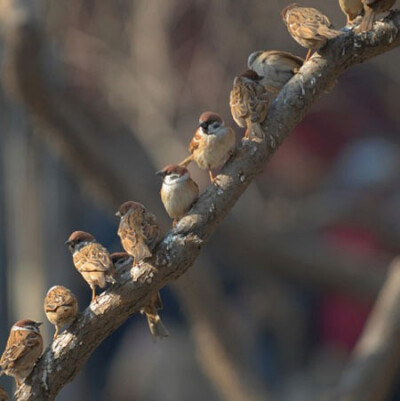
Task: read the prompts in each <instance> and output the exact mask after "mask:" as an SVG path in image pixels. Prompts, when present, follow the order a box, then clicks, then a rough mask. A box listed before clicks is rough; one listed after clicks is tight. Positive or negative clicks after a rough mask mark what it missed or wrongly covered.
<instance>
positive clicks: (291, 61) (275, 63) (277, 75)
mask: <svg viewBox="0 0 400 401" xmlns="http://www.w3.org/2000/svg"><path fill="white" fill-rule="evenodd" d="M303 63H304V60H303V59H302V58H301V57H297V56H294V55H293V54H291V53H288V52H284V51H280V50H269V51H258V52H254V53H251V54H250V56H249V58H248V60H247V66H248V67H249V68H250V69H251V70H253V71H255V72H256V73H257V74H258V75H260V76H262V77H263V78H262V80H261V81H260V82H261V84H262V85H264V87H265V88H266V89H267V91H269V92H271V93H273V95H274V97H275V96H277V95H278V93H279V91H280V90H281V89H282V87H283V86H284V85H285V84H286V83H287V82H288V81H289V80H290V79H291V78H292V77H293V76H294V75H295V74H297V72H298V71H299V69H300V68H301V66H302V65H303Z"/></svg>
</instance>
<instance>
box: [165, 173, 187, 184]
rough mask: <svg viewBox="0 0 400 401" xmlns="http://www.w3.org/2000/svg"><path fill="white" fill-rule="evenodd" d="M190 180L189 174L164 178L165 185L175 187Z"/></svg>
mask: <svg viewBox="0 0 400 401" xmlns="http://www.w3.org/2000/svg"><path fill="white" fill-rule="evenodd" d="M188 178H189V174H188V173H186V174H184V175H181V176H179V175H166V176H165V178H164V184H165V185H175V184H178V183H180V182H183V181H186V180H187V179H188Z"/></svg>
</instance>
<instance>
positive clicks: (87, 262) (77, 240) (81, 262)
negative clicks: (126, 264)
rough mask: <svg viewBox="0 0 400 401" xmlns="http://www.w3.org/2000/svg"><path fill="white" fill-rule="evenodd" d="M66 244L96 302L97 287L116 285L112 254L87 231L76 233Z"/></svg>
mask: <svg viewBox="0 0 400 401" xmlns="http://www.w3.org/2000/svg"><path fill="white" fill-rule="evenodd" d="M65 243H66V244H67V245H68V247H69V250H70V251H71V253H72V259H73V262H74V265H75V268H76V270H78V272H79V273H81V275H82V277H83V278H84V279H85V281H86V282H87V283H88V284H89V286H90V288H91V289H92V301H95V300H96V286H98V287H100V288H104V287H105V286H106V283H112V284H114V283H115V279H114V277H113V276H114V266H113V264H112V262H111V258H110V254H109V253H108V251H107V249H106V248H104V247H103V246H102V245H101V244H99V243H98V242H97V241H96V239H95V238H94V237H93V235H92V234H89V233H87V232H85V231H74V232H73V233H72V234H71V235H70V237H69V238H68V241H66V242H65Z"/></svg>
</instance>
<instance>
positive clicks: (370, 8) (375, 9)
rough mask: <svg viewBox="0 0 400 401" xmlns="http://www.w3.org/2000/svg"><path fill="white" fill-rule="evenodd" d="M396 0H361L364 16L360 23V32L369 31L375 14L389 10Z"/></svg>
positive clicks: (372, 25)
mask: <svg viewBox="0 0 400 401" xmlns="http://www.w3.org/2000/svg"><path fill="white" fill-rule="evenodd" d="M395 2H396V0H362V3H363V6H364V18H363V20H362V21H361V24H360V29H359V31H360V32H365V31H370V30H371V29H372V28H373V27H374V22H375V18H376V15H377V14H379V13H384V12H386V11H389V10H390V9H391V8H392V7H393V4H394V3H395Z"/></svg>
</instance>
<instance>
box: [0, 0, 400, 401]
mask: <svg viewBox="0 0 400 401" xmlns="http://www.w3.org/2000/svg"><path fill="white" fill-rule="evenodd" d="M303 3H304V2H303ZM303 3H302V5H309V6H315V7H317V8H319V9H320V10H321V11H323V12H324V13H326V14H327V15H328V16H329V17H330V18H331V20H332V22H333V23H334V25H335V27H337V28H339V27H342V26H343V25H344V23H345V21H346V18H345V16H344V15H343V14H342V13H341V11H340V9H339V6H338V4H337V1H329V2H321V1H317V0H308V1H307V2H306V3H304V4H303ZM286 4H287V3H286V2H282V1H278V0H235V1H233V0H218V1H212V0H186V1H182V0H151V1H146V0H114V1H107V0H47V1H46V0H32V1H30V2H27V1H24V0H20V1H19V0H2V1H0V16H1V43H0V57H1V61H2V64H1V66H2V67H1V80H2V85H1V87H0V132H1V135H0V160H1V164H0V172H1V175H0V189H1V192H0V223H1V224H0V260H1V263H0V287H1V288H0V290H1V292H0V295H1V303H0V313H1V315H0V324H1V326H0V327H1V330H0V346H1V347H2V348H3V347H4V346H5V342H6V339H7V336H8V331H9V328H10V326H11V325H12V323H13V322H14V321H16V320H17V319H20V318H32V319H37V320H42V321H46V318H45V316H44V313H43V308H42V303H43V298H44V296H45V294H46V292H47V289H48V288H50V287H51V286H53V285H55V284H62V285H65V286H67V287H69V288H70V289H71V290H72V291H73V292H74V293H75V294H76V295H77V296H78V299H79V303H80V309H81V310H82V309H83V308H85V307H86V306H87V305H88V303H89V301H90V295H91V294H90V290H89V288H88V287H87V285H86V283H85V282H84V281H83V280H82V278H81V277H80V275H79V274H78V273H77V272H76V271H75V269H74V267H73V265H72V260H71V255H70V254H69V251H68V249H67V248H66V247H65V246H64V245H63V244H64V241H65V240H66V239H67V238H68V236H69V234H70V233H71V232H72V231H74V230H78V229H80V230H86V231H89V232H91V233H92V234H93V235H94V236H95V237H96V238H97V240H98V241H99V242H101V243H102V244H103V245H105V246H106V247H107V248H108V249H109V250H110V251H117V250H120V249H121V245H120V243H119V239H118V237H117V235H116V230H117V224H118V220H117V218H115V217H114V213H115V211H116V210H117V208H118V205H119V204H120V203H122V202H123V201H125V200H128V199H132V200H136V201H139V202H141V203H143V204H144V205H146V207H148V208H149V209H150V210H152V211H153V212H154V213H155V214H156V215H157V217H158V219H159V222H160V225H161V226H162V229H163V230H164V231H166V230H168V228H169V226H170V224H171V223H170V221H169V219H168V218H167V215H166V213H165V211H164V209H163V207H162V204H161V202H160V199H159V189H160V184H161V183H160V181H159V179H158V177H156V176H155V175H154V172H155V171H157V170H159V169H160V168H162V167H163V166H164V165H166V164H169V163H172V162H179V161H180V160H182V159H183V158H184V157H185V156H186V155H187V145H188V144H189V141H190V139H191V137H192V135H193V133H194V131H195V129H196V126H197V120H198V117H199V115H200V114H201V112H203V111H205V110H214V111H216V112H218V113H220V114H221V115H222V116H223V117H224V118H225V121H226V122H227V123H229V124H231V125H232V126H235V124H234V122H233V120H232V118H231V115H230V110H229V91H230V89H231V85H232V81H233V78H234V76H235V74H237V73H238V72H241V71H242V70H244V69H245V68H246V62H247V57H248V55H249V54H250V53H251V52H253V51H255V50H274V49H279V50H287V51H290V52H293V53H294V54H296V55H299V56H303V57H304V56H305V53H306V50H305V49H303V48H301V47H300V46H298V45H297V44H296V43H295V42H294V41H293V40H292V39H291V37H290V36H289V34H288V33H287V30H286V27H285V26H284V24H283V23H282V20H281V17H280V10H281V9H282V8H283V7H284V6H285V5H286ZM399 63H400V52H399V51H393V52H390V53H388V54H385V55H383V56H380V57H378V58H376V59H374V60H372V61H369V62H368V63H365V64H363V65H359V66H356V67H355V68H353V69H351V70H350V71H347V72H346V73H345V74H344V75H343V76H341V77H340V79H339V80H338V83H337V85H336V86H335V88H334V89H333V90H332V91H331V93H329V94H327V95H324V96H323V97H321V98H320V100H319V102H318V104H316V105H315V106H314V107H313V109H312V110H311V112H310V113H309V115H308V116H307V117H306V118H305V120H304V121H303V122H302V123H301V124H300V125H299V126H298V127H297V128H296V130H295V132H293V134H292V135H291V137H290V138H289V139H288V140H287V141H286V142H285V143H284V145H283V146H282V148H281V149H279V151H278V152H277V153H276V154H275V155H274V157H273V158H272V160H271V162H270V163H268V165H267V166H266V168H265V171H264V172H263V174H261V175H260V176H259V177H258V178H257V180H256V181H255V182H254V183H253V184H252V185H251V186H250V188H249V189H248V190H247V192H246V193H245V194H244V196H243V197H242V198H241V199H240V200H239V202H238V203H237V205H236V206H235V208H234V209H233V211H232V213H230V215H229V216H228V218H227V219H226V220H225V221H224V222H223V223H222V224H221V226H220V227H219V229H218V231H217V232H216V234H215V235H214V236H213V238H212V239H211V241H210V243H209V244H207V246H206V247H205V248H204V249H203V251H202V255H201V257H200V258H199V259H198V261H197V262H196V264H195V266H193V268H191V269H190V270H189V272H188V273H187V274H185V276H184V277H182V278H181V279H180V280H179V281H178V282H176V283H173V284H171V285H169V286H168V287H167V288H165V289H163V290H162V297H163V301H164V310H163V311H162V318H163V321H164V323H165V325H166V326H167V327H168V329H169V331H170V337H169V338H167V339H165V340H163V341H159V342H157V343H155V344H154V343H153V342H152V339H151V336H150V334H149V331H148V328H147V324H146V320H145V318H144V317H143V316H140V315H136V316H134V317H132V318H131V319H130V320H129V321H127V322H126V323H125V324H124V325H123V327H121V328H120V329H119V330H118V331H117V332H115V333H114V334H113V335H112V336H111V337H110V338H109V339H108V340H107V341H105V342H104V344H103V345H102V346H101V347H100V348H99V349H97V351H96V352H95V353H94V354H93V355H92V357H91V358H90V360H89V361H88V363H87V364H86V366H85V368H84V370H83V371H82V372H81V373H80V374H79V376H78V377H77V378H76V379H75V380H74V382H73V383H72V384H69V385H67V386H66V387H65V388H64V389H63V390H62V392H61V393H60V395H59V397H58V399H59V400H61V401H63V400H71V399H76V400H83V399H84V400H87V401H91V400H110V399H112V400H114V401H133V400H134V401H145V400H146V401H152V400H154V401H155V400H160V399H161V398H162V399H163V400H164V401H170V400H171V401H172V400H174V401H184V400H188V399H190V400H192V401H197V400H198V401H202V400H210V401H213V400H216V401H217V400H230V401H236V400H237V401H243V400H248V401H256V400H257V401H258V400H260V401H261V400H267V399H274V400H285V401H302V400H308V401H310V400H314V399H315V400H321V399H322V398H321V394H324V393H325V392H327V391H329V389H330V388H333V387H334V386H335V384H336V383H337V381H338V379H339V377H340V373H341V372H342V371H343V368H344V366H345V364H346V361H347V359H348V357H349V355H350V353H351V351H352V349H353V347H354V345H355V344H356V342H357V339H358V338H359V336H360V333H361V332H362V329H363V326H364V323H365V321H366V319H367V317H368V314H369V312H370V310H371V307H372V305H373V303H374V300H375V299H376V296H377V294H378V292H379V290H380V288H381V286H382V284H383V283H384V280H385V276H386V271H387V268H388V264H389V262H390V260H391V259H392V258H393V257H394V256H395V255H397V254H398V253H399V250H400V185H399V184H400V158H399V146H400V142H399V136H398V134H399V130H400V113H399V103H400V95H399V93H400V76H399V73H398V66H399ZM235 129H236V131H237V135H238V138H240V137H241V136H242V135H243V132H242V130H241V129H239V128H238V127H236V126H235ZM190 171H191V173H192V176H193V177H194V179H195V180H196V181H197V182H198V183H199V185H200V188H201V189H204V188H205V187H206V186H207V185H208V175H207V173H206V172H203V171H200V170H199V169H198V168H197V167H196V166H194V165H191V166H190ZM43 332H44V334H45V338H46V343H47V344H48V343H49V341H50V339H51V338H52V335H53V327H51V326H50V325H49V324H48V323H47V321H46V323H45V324H44V327H43ZM393 369H394V372H395V373H394V374H395V375H396V374H397V373H396V371H397V365H395V366H393ZM11 383H12V379H11V378H7V377H3V378H2V379H1V382H0V384H1V385H4V386H6V387H7V388H8V389H9V390H10V389H11ZM395 387H396V386H394V387H392V388H391V390H390V391H389V393H390V395H388V396H387V400H396V399H400V398H399V397H400V393H397V396H396V388H395ZM396 397H397V398H396Z"/></svg>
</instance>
